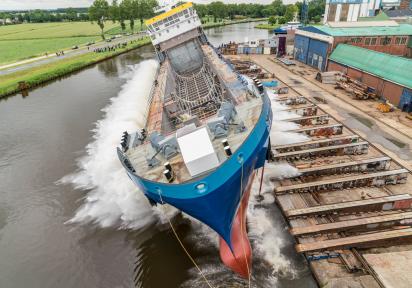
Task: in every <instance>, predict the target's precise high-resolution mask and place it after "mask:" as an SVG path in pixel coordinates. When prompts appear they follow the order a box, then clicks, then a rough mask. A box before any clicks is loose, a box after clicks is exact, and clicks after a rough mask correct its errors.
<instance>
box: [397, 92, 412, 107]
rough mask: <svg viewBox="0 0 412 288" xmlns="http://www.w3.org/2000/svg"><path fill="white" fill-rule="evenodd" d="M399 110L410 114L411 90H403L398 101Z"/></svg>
mask: <svg viewBox="0 0 412 288" xmlns="http://www.w3.org/2000/svg"><path fill="white" fill-rule="evenodd" d="M398 107H399V109H402V111H405V112H412V90H410V89H407V88H404V89H403V93H402V96H401V100H400V101H399V106H398Z"/></svg>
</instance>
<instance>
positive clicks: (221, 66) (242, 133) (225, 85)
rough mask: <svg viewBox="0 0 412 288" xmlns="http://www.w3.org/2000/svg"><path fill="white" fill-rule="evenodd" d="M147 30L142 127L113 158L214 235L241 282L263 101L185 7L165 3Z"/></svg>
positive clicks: (262, 135) (265, 115)
mask: <svg viewBox="0 0 412 288" xmlns="http://www.w3.org/2000/svg"><path fill="white" fill-rule="evenodd" d="M146 25H147V27H148V31H149V32H148V33H149V35H150V37H151V39H152V43H153V46H154V48H155V52H156V55H157V58H158V61H159V63H160V67H159V70H158V75H157V78H156V81H155V83H154V85H153V89H152V91H151V96H150V103H149V106H148V109H147V122H146V125H145V127H144V128H143V127H142V130H141V131H138V132H136V133H133V134H129V133H128V132H125V133H124V135H123V138H122V143H121V146H122V147H121V148H119V149H118V155H119V159H120V160H121V162H122V164H123V165H124V167H125V168H126V171H127V173H128V175H129V177H130V178H131V179H132V180H133V182H134V183H135V184H136V185H137V186H138V187H139V188H140V189H141V190H142V192H143V193H144V194H145V195H146V197H147V198H148V199H149V201H150V202H151V203H152V204H165V203H167V204H170V205H172V206H174V207H176V208H178V209H180V210H181V211H183V212H185V213H187V214H189V215H191V216H192V217H194V218H196V219H198V220H200V221H202V222H203V223H205V224H206V225H208V226H209V227H211V228H212V229H213V230H215V231H216V232H217V233H218V234H219V235H220V237H221V257H222V260H223V261H224V262H225V264H226V265H228V266H229V267H230V268H231V269H233V270H234V271H235V272H237V273H239V274H240V275H242V276H244V277H246V276H247V275H248V274H249V273H250V268H249V267H250V257H251V253H250V244H249V241H248V240H247V235H246V228H245V226H246V223H245V217H246V213H245V210H246V208H247V202H248V198H249V191H250V185H251V182H252V180H253V177H254V175H255V170H256V169H258V168H260V167H262V166H263V164H264V162H265V159H266V155H267V148H268V143H269V130H270V126H271V121H272V112H271V109H270V102H269V99H268V97H267V94H266V92H265V89H264V88H263V86H262V84H261V83H259V81H258V80H252V79H248V78H247V77H244V76H242V75H238V74H237V73H236V72H234V71H233V69H232V68H231V66H230V65H228V64H227V63H226V62H225V61H224V60H223V58H222V57H221V56H220V55H219V54H218V53H217V52H216V50H215V49H214V48H213V47H212V46H211V45H210V43H209V42H208V40H207V38H206V36H205V34H204V33H203V30H202V27H201V22H200V19H199V17H198V16H197V13H196V11H195V10H194V8H193V5H192V3H185V4H182V5H179V6H176V7H174V6H169V7H168V8H167V9H166V11H165V12H163V13H162V14H160V15H158V16H156V17H154V18H152V19H150V20H148V21H147V22H146ZM245 245H246V246H247V247H245ZM247 251H249V252H247ZM246 254H247V255H246Z"/></svg>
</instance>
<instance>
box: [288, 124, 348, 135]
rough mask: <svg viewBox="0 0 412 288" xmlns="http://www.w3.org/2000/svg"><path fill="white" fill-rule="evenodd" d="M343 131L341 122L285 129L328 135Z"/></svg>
mask: <svg viewBox="0 0 412 288" xmlns="http://www.w3.org/2000/svg"><path fill="white" fill-rule="evenodd" d="M342 131H343V125H342V124H330V125H321V126H314V127H307V128H300V129H294V130H287V132H292V133H305V134H307V135H309V136H328V135H340V134H342Z"/></svg>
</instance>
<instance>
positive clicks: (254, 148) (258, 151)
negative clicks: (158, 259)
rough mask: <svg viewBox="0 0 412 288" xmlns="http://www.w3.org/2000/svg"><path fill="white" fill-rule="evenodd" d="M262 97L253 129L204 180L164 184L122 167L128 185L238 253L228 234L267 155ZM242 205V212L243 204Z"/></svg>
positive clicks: (268, 113) (268, 114)
mask: <svg viewBox="0 0 412 288" xmlns="http://www.w3.org/2000/svg"><path fill="white" fill-rule="evenodd" d="M262 97H263V104H262V105H263V107H262V113H261V115H260V116H259V119H258V122H257V124H256V125H255V127H250V128H249V129H253V130H252V132H251V133H250V135H249V137H248V138H247V139H246V140H245V141H244V142H243V144H242V145H241V146H240V147H239V148H238V149H237V150H236V151H234V153H233V155H232V156H231V157H230V158H229V159H227V160H226V161H225V162H224V163H222V164H221V165H220V166H219V167H218V168H216V169H215V170H214V171H212V172H210V173H208V174H206V175H205V176H203V177H199V178H197V179H195V180H193V181H191V182H188V183H182V184H165V183H157V182H152V181H148V180H146V179H143V178H141V177H139V176H137V175H136V174H135V173H133V172H132V171H130V170H129V169H127V167H125V168H126V170H127V173H128V175H129V177H130V178H131V179H132V181H133V182H134V183H135V184H136V185H137V186H138V187H139V188H140V189H141V190H142V191H143V193H144V194H145V195H146V197H148V198H149V199H150V200H151V201H152V202H155V203H159V204H164V203H167V204H170V205H172V206H174V207H176V208H177V209H179V210H181V211H183V212H185V213H187V214H189V215H190V216H192V217H194V218H196V219H198V220H200V221H201V222H203V223H205V224H206V225H208V226H209V227H211V228H212V229H213V230H214V231H216V232H217V233H218V234H219V236H220V237H221V238H222V239H223V240H224V242H226V244H227V246H228V248H229V249H230V250H231V251H232V252H236V251H237V250H238V248H236V247H235V245H234V241H233V238H236V237H235V236H234V235H233V233H232V230H233V225H234V223H235V222H236V221H235V216H236V214H237V213H238V209H239V207H241V205H240V203H241V200H242V199H248V198H249V195H245V194H247V193H249V191H248V189H247V188H249V190H250V184H251V183H250V179H253V176H254V174H255V170H256V169H259V168H261V167H262V166H263V165H264V162H265V160H266V155H267V149H268V144H269V132H270V127H271V124H272V110H271V106H270V100H269V98H268V97H267V95H266V93H264V96H262ZM194 149H195V148H194ZM199 184H202V185H199ZM199 187H201V189H199ZM244 196H247V197H244ZM245 203H246V204H245V209H246V208H247V200H246V202H245ZM241 218H242V217H241ZM240 221H242V220H241V219H240ZM236 230H237V229H236ZM246 238H247V237H246ZM247 245H249V244H247ZM235 248H236V249H235ZM234 270H235V269H234ZM235 271H236V270H235ZM236 272H238V271H236ZM238 273H239V274H241V275H242V274H243V275H244V273H243V272H238Z"/></svg>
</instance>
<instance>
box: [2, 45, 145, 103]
mask: <svg viewBox="0 0 412 288" xmlns="http://www.w3.org/2000/svg"><path fill="white" fill-rule="evenodd" d="M149 43H150V39H149V38H148V37H145V38H142V39H141V40H136V41H134V42H132V43H129V44H128V45H127V46H126V47H124V48H119V49H116V50H115V51H107V52H101V53H95V52H90V53H87V54H83V55H80V56H74V57H70V58H67V59H63V60H60V61H57V62H52V63H49V64H45V65H42V66H39V67H34V68H30V69H27V70H23V71H19V72H16V73H12V74H6V75H3V76H0V83H1V84H0V98H3V97H7V96H10V95H13V94H16V93H19V92H21V91H23V90H28V89H31V88H34V87H37V86H39V85H41V84H44V83H46V82H48V81H52V80H55V79H58V78H60V77H63V76H65V75H68V74H70V73H73V72H76V71H79V70H81V69H84V68H86V67H89V66H91V65H94V64H96V63H99V62H102V61H105V60H107V59H110V58H113V57H115V56H118V55H120V54H123V53H126V52H129V51H131V50H134V49H137V48H139V47H142V46H144V45H148V44H149ZM108 46H110V45H108Z"/></svg>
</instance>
